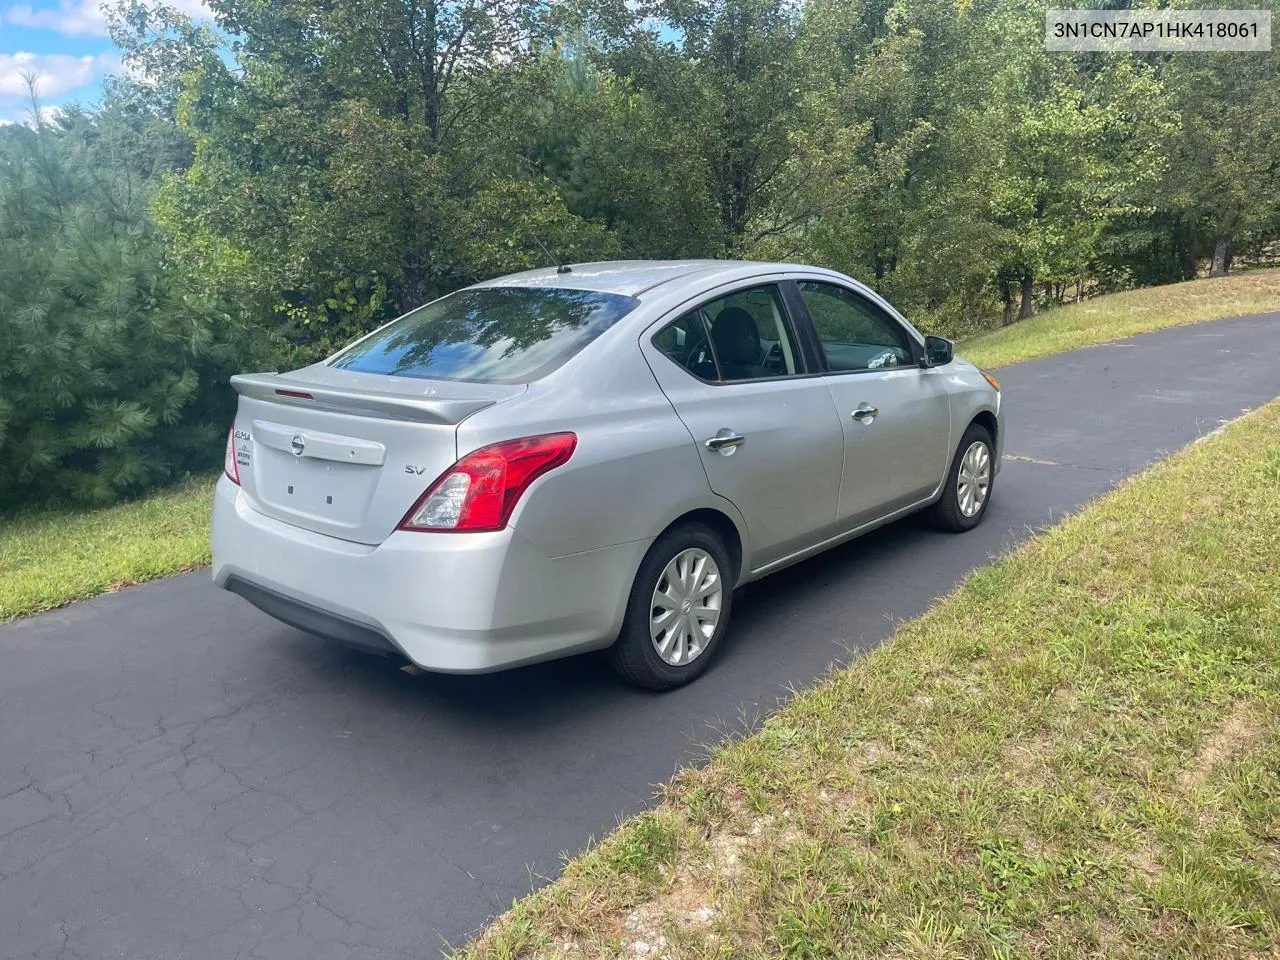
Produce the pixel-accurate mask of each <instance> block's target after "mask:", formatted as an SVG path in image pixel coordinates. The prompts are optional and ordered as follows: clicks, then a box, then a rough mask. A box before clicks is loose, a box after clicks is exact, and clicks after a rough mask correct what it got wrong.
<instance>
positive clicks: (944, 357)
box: [924, 337, 956, 367]
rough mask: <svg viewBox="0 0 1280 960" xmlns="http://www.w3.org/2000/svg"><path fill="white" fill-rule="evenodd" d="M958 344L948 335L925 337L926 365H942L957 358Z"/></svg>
mask: <svg viewBox="0 0 1280 960" xmlns="http://www.w3.org/2000/svg"><path fill="white" fill-rule="evenodd" d="M955 355H956V345H955V344H954V343H952V342H951V341H950V340H948V339H947V338H946V337H925V338H924V364H925V366H926V367H941V366H943V365H945V364H948V363H950V362H951V361H952V359H954V358H955Z"/></svg>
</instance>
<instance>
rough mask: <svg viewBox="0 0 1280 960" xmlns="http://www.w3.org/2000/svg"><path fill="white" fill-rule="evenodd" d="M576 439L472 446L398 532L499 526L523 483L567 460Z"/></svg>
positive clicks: (557, 436) (563, 436)
mask: <svg viewBox="0 0 1280 960" xmlns="http://www.w3.org/2000/svg"><path fill="white" fill-rule="evenodd" d="M577 446H578V437H577V435H576V434H573V433H548V434H545V435H543V436H540V437H523V438H521V439H519V440H504V441H502V442H501V443H493V444H490V445H489V446H487V447H481V448H480V449H479V450H475V451H473V452H471V453H469V454H467V455H466V456H465V457H463V458H462V459H461V460H459V461H458V462H457V463H455V464H454V465H453V466H452V467H450V468H449V469H448V470H446V471H445V472H444V473H443V474H441V475H440V477H439V479H437V480H436V482H435V483H433V484H432V485H431V486H430V487H428V488H427V491H426V493H424V494H423V495H422V496H421V497H419V498H418V502H417V503H415V504H414V505H413V507H412V509H410V510H409V512H408V513H407V514H405V517H404V519H403V520H401V521H400V527H399V529H401V530H415V531H419V532H427V531H436V532H438V533H475V532H478V531H482V530H502V529H503V528H504V527H506V525H507V521H508V520H510V519H511V512H512V511H513V510H515V508H516V504H517V503H519V502H520V498H521V497H522V496H523V495H524V492H525V491H526V490H528V489H529V485H530V484H531V483H533V481H535V480H537V479H538V478H539V477H540V476H542V475H543V474H544V473H547V472H548V471H550V470H554V469H555V468H556V467H559V466H563V465H564V464H566V463H568V462H569V458H570V457H572V456H573V451H574V449H575V448H576V447H577Z"/></svg>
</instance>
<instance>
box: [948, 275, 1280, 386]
mask: <svg viewBox="0 0 1280 960" xmlns="http://www.w3.org/2000/svg"><path fill="white" fill-rule="evenodd" d="M1275 310H1280V270H1277V269H1271V270H1251V271H1249V272H1247V273H1240V274H1235V275H1233V276H1229V277H1215V278H1213V279H1206V280H1190V281H1188V282H1186V283H1174V284H1170V285H1168V286H1165V287H1146V288H1144V289H1141V290H1127V291H1125V292H1124V293H1113V294H1109V295H1107V296H1105V297H1097V298H1096V299H1093V300H1085V301H1083V302H1082V303H1073V304H1071V305H1069V306H1065V307H1056V308H1054V309H1052V310H1046V311H1045V312H1044V313H1040V314H1037V315H1036V316H1034V317H1032V318H1031V319H1029V320H1023V321H1022V322H1020V323H1015V324H1013V325H1012V326H1008V327H1002V328H1000V329H999V330H993V331H991V332H990V333H984V334H982V335H980V336H977V337H974V338H973V339H972V340H968V341H966V342H964V343H962V344H960V346H959V352H960V353H961V355H963V356H964V357H965V359H967V360H971V361H973V362H974V363H976V364H977V365H978V366H980V367H988V368H990V367H1002V366H1005V365H1006V364H1010V363H1017V362H1018V361H1019V360H1031V359H1033V358H1034V357H1043V356H1046V355H1048V354H1051V353H1061V352H1062V351H1063V350H1075V349H1077V348H1078V347H1087V346H1090V345H1092V344H1095V343H1104V342H1106V341H1108V340H1122V339H1124V338H1125V337H1130V336H1133V335H1134V334H1136V333H1147V332H1149V331H1151V330H1159V329H1162V328H1164V327H1179V326H1183V325H1185V324H1188V323H1199V322H1201V321H1203V320H1215V319H1218V318H1220V317H1239V316H1244V315H1246V314H1251V313H1270V312H1272V311H1275Z"/></svg>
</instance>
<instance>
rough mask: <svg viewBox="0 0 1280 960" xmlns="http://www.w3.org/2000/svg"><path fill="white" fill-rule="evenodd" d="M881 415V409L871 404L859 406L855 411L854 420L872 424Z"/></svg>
mask: <svg viewBox="0 0 1280 960" xmlns="http://www.w3.org/2000/svg"><path fill="white" fill-rule="evenodd" d="M879 414H880V408H879V407H873V406H871V404H869V403H860V404H858V409H857V410H855V411H853V419H855V420H857V421H858V422H859V423H870V422H871V421H872V420H874V419H875V418H876V417H877V416H879Z"/></svg>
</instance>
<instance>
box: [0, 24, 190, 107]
mask: <svg viewBox="0 0 1280 960" xmlns="http://www.w3.org/2000/svg"><path fill="white" fill-rule="evenodd" d="M99 2H100V0H19V2H14V0H0V123H6V122H9V123H12V122H22V121H25V120H27V119H28V118H29V117H30V106H29V103H28V100H27V93H26V85H25V82H24V80H23V76H24V75H25V74H28V73H35V74H36V76H37V78H38V86H39V91H40V99H41V103H42V106H46V107H57V106H61V105H63V104H66V103H71V102H73V101H80V102H81V103H92V102H95V101H96V100H97V99H98V98H99V96H101V93H102V79H103V77H105V76H107V75H108V74H111V73H116V72H118V71H119V70H120V51H119V50H117V49H116V48H115V46H114V45H113V44H112V43H111V38H110V37H108V36H107V26H106V21H105V20H104V19H103V16H102V11H101V9H100V7H99ZM171 5H172V6H175V7H177V8H178V9H180V10H184V11H186V12H189V13H198V12H199V11H200V5H199V0H177V2H172V0H171Z"/></svg>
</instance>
